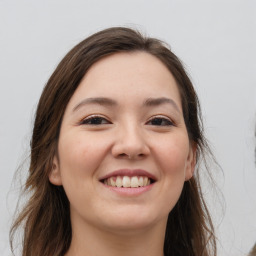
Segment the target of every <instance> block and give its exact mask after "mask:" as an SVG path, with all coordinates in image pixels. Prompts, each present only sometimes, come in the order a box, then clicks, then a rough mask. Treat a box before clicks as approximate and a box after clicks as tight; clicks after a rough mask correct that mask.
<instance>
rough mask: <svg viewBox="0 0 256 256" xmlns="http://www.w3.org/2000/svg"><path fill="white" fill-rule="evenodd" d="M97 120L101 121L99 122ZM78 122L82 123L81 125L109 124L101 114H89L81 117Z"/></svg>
mask: <svg viewBox="0 0 256 256" xmlns="http://www.w3.org/2000/svg"><path fill="white" fill-rule="evenodd" d="M99 121H100V122H101V123H99ZM102 121H104V123H102ZM90 122H91V123H90ZM92 122H96V123H92ZM80 124H82V125H102V124H111V122H110V121H108V120H107V119H106V118H104V117H102V116H98V115H94V116H89V117H87V118H85V119H83V120H82V121H81V122H80Z"/></svg>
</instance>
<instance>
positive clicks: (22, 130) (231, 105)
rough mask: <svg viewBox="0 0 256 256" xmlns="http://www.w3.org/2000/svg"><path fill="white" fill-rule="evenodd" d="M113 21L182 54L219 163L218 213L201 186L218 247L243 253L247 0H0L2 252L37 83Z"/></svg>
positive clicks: (255, 96) (251, 88)
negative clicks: (220, 202) (220, 196)
mask: <svg viewBox="0 0 256 256" xmlns="http://www.w3.org/2000/svg"><path fill="white" fill-rule="evenodd" d="M120 25H122V26H129V27H133V28H138V29H140V30H141V31H143V32H145V33H146V34H148V35H151V36H153V37H157V38H159V39H162V40H164V41H167V42H168V43H169V44H170V45H171V47H172V50H173V51H174V52H175V53H176V54H177V55H178V56H179V57H180V58H181V59H182V60H183V62H184V63H185V66H186V69H187V70H188V72H189V74H190V76H191V77H192V80H193V82H194V85H195V87H196V90H197V91H198V94H199V98H200V100H201V105H202V111H203V117H204V121H205V131H206V134H207V137H208V139H209V141H210V143H211V145H212V148H213V151H214V153H215V155H216V157H217V159H218V162H219V164H220V165H221V167H222V169H223V174H220V175H218V177H217V184H218V186H219V188H220V190H221V191H222V193H223V196H224V200H225V207H226V210H225V214H224V215H223V216H222V215H221V214H222V210H221V209H220V208H218V204H215V201H216V200H215V199H216V196H214V195H211V193H209V194H207V199H208V203H209V205H210V208H211V211H212V214H213V217H214V221H215V225H216V228H217V236H218V249H219V255H221V256H226V255H227V256H240V255H246V253H248V251H249V250H250V248H251V247H252V246H253V244H254V243H255V242H256V167H255V144H256V143H255V142H256V140H255V125H256V1H254V0H251V1H249V0H241V1H236V0H230V1H225V0H222V1H220V0H212V1H207V0H201V1H199V0H169V1H167V0H166V1H164V0H157V1H150V0H129V1H122V0H109V1H108V0H101V1H97V0H90V1H89V0H72V1H71V0H70V1H68V0H41V1H40V0H38V1H32V0H31V1H25V0H0V210H1V211H0V213H1V218H0V254H1V255H3V256H7V255H10V249H9V244H8V232H9V227H10V223H11V221H12V214H13V212H14V209H15V205H16V201H17V198H18V192H17V191H18V190H17V189H18V188H17V187H15V186H12V185H11V184H13V183H12V179H13V175H14V173H15V171H16V169H17V168H18V166H19V165H20V164H21V163H22V162H23V161H24V159H25V158H26V157H27V156H28V151H29V141H30V135H31V129H32V123H33V118H34V112H35V108H36V104H37V102H38V99H39V96H40V93H41V91H42V88H43V86H44V85H45V83H46V81H47V79H48V78H49V76H50V74H51V73H52V72H53V70H54V68H55V67H56V65H57V64H58V62H59V61H60V60H61V58H62V57H63V56H64V54H65V53H66V52H67V51H68V50H69V49H71V47H73V46H74V45H75V44H77V43H78V42H79V41H81V40H82V39H84V38H85V37H87V36H88V35H90V34H92V33H94V32H96V31H98V30H100V29H103V28H106V27H109V26H120ZM23 169H24V170H23V174H22V175H21V176H23V175H24V177H25V175H26V168H23ZM221 216H222V217H221Z"/></svg>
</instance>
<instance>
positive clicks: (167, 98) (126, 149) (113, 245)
mask: <svg viewBox="0 0 256 256" xmlns="http://www.w3.org/2000/svg"><path fill="white" fill-rule="evenodd" d="M205 150H208V146H207V143H206V141H205V139H204V137H203V134H202V127H201V123H200V109H199V103H198V99H197V96H196V93H195V91H194V89H193V86H192V84H191V81H190V80H189V78H188V76H187V74H186V72H185V71H184V68H183V66H182V64H181V62H180V61H179V59H178V58H177V57H176V56H175V55H174V54H173V53H172V52H171V51H170V49H168V47H167V46H166V45H165V44H164V43H163V42H161V41H159V40H157V39H153V38H146V37H144V36H142V35H141V34H140V33H139V32H137V31H134V30H132V29H129V28H119V27H117V28H109V29H106V30H103V31H100V32H98V33H96V34H94V35H92V36H90V37H89V38H87V39H85V40H84V41H82V42H81V43H79V44H78V45H77V46H75V47H74V48H73V49H72V50H71V51H70V52H69V53H68V54H67V55H66V56H65V57H64V59H63V60H62V61H61V62H60V64H59V65H58V67H57V68H56V70H55V71H54V73H53V74H52V76H51V77H50V79H49V81H48V83H47V84H46V86H45V88H44V91H43V93H42V95H41V98H40V101H39V104H38V108H37V112H36V118H35V123H34V130H33V135H32V141H31V162H30V168H29V177H28V179H27V182H26V186H25V190H26V191H28V192H30V193H31V196H30V200H29V201H28V203H27V205H26V207H24V210H23V211H22V212H21V214H20V215H19V217H18V218H17V220H16V222H15V223H14V225H13V227H12V230H11V243H12V241H13V236H14V233H15V231H16V230H17V228H18V227H20V226H21V225H22V224H23V225H24V239H23V252H22V255H23V256H29V255H39V256H41V255H42V256H43V255H44V256H51V255H65V256H72V255H76V256H80V255H90V256H93V255H105V256H108V255H112V256H113V255H147V256H150V255H152V256H153V255H157V256H160V255H165V256H167V255H175V256H177V255H183V256H184V255H186V256H189V255H196V256H198V255H204V256H208V255H216V244H215V236H214V230H213V225H212V222H211V218H210V215H209V213H208V210H207V207H206V205H205V202H204V200H203V196H202V193H201V189H200V183H199V178H198V177H199V176H198V175H199V173H198V172H199V169H198V166H197V167H196V163H197V162H198V161H199V159H201V158H202V157H203V156H204V152H205ZM195 169H196V170H195Z"/></svg>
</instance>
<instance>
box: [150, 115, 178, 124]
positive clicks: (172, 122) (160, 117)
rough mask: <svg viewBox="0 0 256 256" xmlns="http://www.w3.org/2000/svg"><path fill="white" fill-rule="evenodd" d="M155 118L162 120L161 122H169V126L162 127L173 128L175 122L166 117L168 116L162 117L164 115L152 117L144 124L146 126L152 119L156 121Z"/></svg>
mask: <svg viewBox="0 0 256 256" xmlns="http://www.w3.org/2000/svg"><path fill="white" fill-rule="evenodd" d="M157 118H159V119H163V120H167V121H169V122H170V123H171V124H169V125H162V126H175V122H174V121H173V119H171V118H170V117H168V116H164V115H155V116H152V117H150V119H149V120H148V121H147V122H146V124H147V123H149V122H150V121H152V120H154V119H157ZM159 126H160V125H159Z"/></svg>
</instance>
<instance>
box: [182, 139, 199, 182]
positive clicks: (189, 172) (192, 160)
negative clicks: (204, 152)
mask: <svg viewBox="0 0 256 256" xmlns="http://www.w3.org/2000/svg"><path fill="white" fill-rule="evenodd" d="M196 151H197V145H196V143H193V142H192V143H190V147H189V153H188V158H187V163H186V170H185V171H186V173H185V180H186V181H187V180H189V179H191V178H192V177H193V174H194V171H195V166H196Z"/></svg>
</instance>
